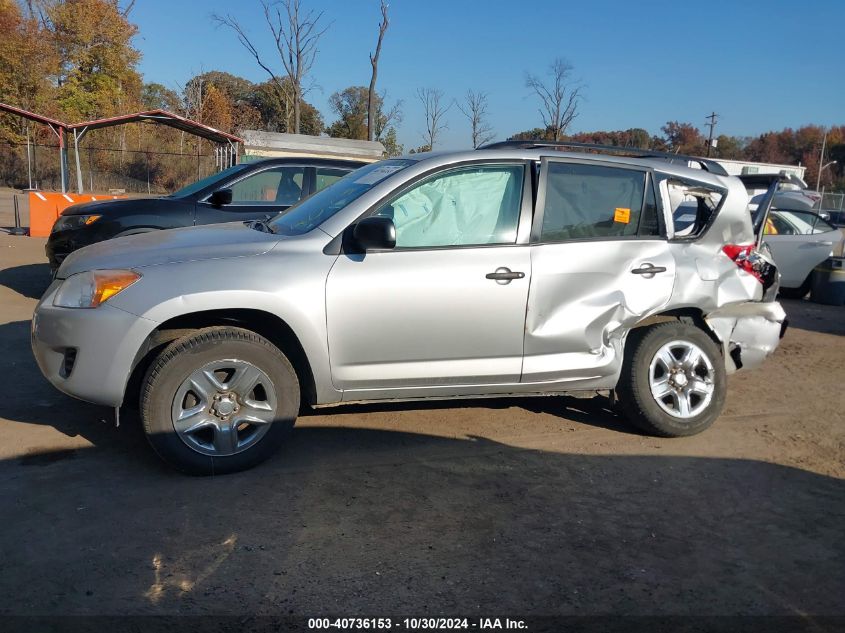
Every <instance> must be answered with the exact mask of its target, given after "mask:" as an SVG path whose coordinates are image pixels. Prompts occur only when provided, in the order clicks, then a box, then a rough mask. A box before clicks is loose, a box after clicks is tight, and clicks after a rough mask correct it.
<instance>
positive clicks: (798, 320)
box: [778, 297, 845, 336]
mask: <svg viewBox="0 0 845 633" xmlns="http://www.w3.org/2000/svg"><path fill="white" fill-rule="evenodd" d="M778 301H780V303H781V305H782V306H783V309H784V310H785V311H786V315H787V317H788V318H789V327H790V328H798V329H801V330H808V331H810V332H819V333H821V334H837V335H839V336H845V306H829V305H825V304H822V303H813V302H812V301H808V300H806V299H784V298H783V297H780V298H778Z"/></svg>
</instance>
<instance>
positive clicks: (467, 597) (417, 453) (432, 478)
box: [0, 427, 845, 630]
mask: <svg viewBox="0 0 845 633" xmlns="http://www.w3.org/2000/svg"><path fill="white" fill-rule="evenodd" d="M147 453H149V451H137V452H135V453H133V454H132V455H127V454H126V453H125V452H123V451H119V450H117V451H116V450H114V449H113V448H112V447H109V446H98V447H92V448H83V449H79V450H77V451H74V452H73V454H72V455H70V456H64V457H62V458H59V459H52V460H38V459H34V458H30V459H11V460H6V461H5V462H0V504H2V507H3V508H4V521H3V531H2V533H0V553H2V556H3V560H4V573H3V574H2V575H0V613H2V614H39V615H49V614H62V615H68V614H88V615H91V614H115V613H123V614H145V615H151V614H181V615H185V614H208V613H215V614H228V615H244V614H284V615H298V616H305V617H314V616H323V615H336V614H343V615H364V614H380V615H394V616H395V615H397V614H410V613H414V614H426V615H437V614H450V613H451V614H458V613H461V614H469V615H477V616H483V615H489V614H492V613H496V614H509V613H510V614H521V615H541V614H542V615H550V614H577V615H589V614H604V613H615V614H629V615H646V614H676V615H702V614H718V615H730V614H743V615H792V616H800V617H801V618H803V622H808V621H809V622H810V623H812V618H813V615H814V614H825V615H839V616H843V615H845V606H843V603H842V601H841V596H842V595H843V592H845V546H843V542H842V538H841V534H842V533H841V529H842V527H841V526H842V524H843V521H845V483H843V481H842V480H838V479H835V478H831V477H825V476H821V475H816V474H812V473H808V472H805V471H802V470H799V469H795V468H789V467H784V466H779V465H775V464H771V463H765V462H759V461H751V460H732V459H709V458H692V457H676V456H664V455H661V456H621V455H604V456H603V455H599V456H595V455H594V456H589V455H576V454H568V453H565V452H557V451H552V450H532V449H524V448H517V447H513V446H509V445H507V444H501V443H497V442H494V441H491V440H489V439H485V438H478V437H476V438H468V439H453V438H443V437H434V436H429V435H424V434H418V433H402V432H394V431H378V430H368V429H348V428H338V427H332V428H326V427H306V428H301V429H299V430H295V431H294V432H293V433H292V435H291V436H290V438H289V441H288V442H287V444H286V445H285V446H284V447H283V448H282V450H281V451H280V452H279V453H278V454H277V455H276V456H274V457H272V458H271V459H270V460H269V461H268V462H266V463H265V464H263V465H261V466H259V467H257V468H255V469H253V470H251V471H248V472H244V473H239V474H235V475H228V476H224V477H217V478H211V477H208V478H195V477H186V476H182V475H179V474H176V473H174V472H171V471H169V470H168V469H166V468H164V467H160V466H157V465H155V463H154V462H155V460H154V459H148V458H147V457H145V454H147ZM795 630H799V627H795ZM814 630H826V629H824V628H818V627H817V628H816V629H814Z"/></svg>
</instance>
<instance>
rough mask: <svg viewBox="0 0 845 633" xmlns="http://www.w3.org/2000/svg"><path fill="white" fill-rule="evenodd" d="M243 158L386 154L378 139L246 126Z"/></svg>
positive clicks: (370, 156) (378, 156)
mask: <svg viewBox="0 0 845 633" xmlns="http://www.w3.org/2000/svg"><path fill="white" fill-rule="evenodd" d="M241 136H243V139H244V145H243V154H242V156H241V161H242V162H248V161H250V160H258V159H260V158H278V157H282V156H293V157H296V156H308V157H310V158H347V159H352V160H363V161H367V162H374V161H377V160H381V159H382V158H384V145H382V144H381V143H379V142H377V141H354V140H352V139H348V138H331V137H328V136H309V135H307V134H282V133H280V132H263V131H261V130H244V131H243V133H242V134H241Z"/></svg>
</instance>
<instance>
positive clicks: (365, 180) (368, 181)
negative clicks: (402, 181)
mask: <svg viewBox="0 0 845 633" xmlns="http://www.w3.org/2000/svg"><path fill="white" fill-rule="evenodd" d="M404 167H405V165H382V166H381V167H376V168H375V169H374V170H373V171H371V172H370V173H368V174H364V175H363V176H361V177H360V178H358V179H357V180H356V181H355V182H356V183H357V184H359V185H374V184H376V183H377V182H379V181H380V180H384V179H385V178H387V177H388V176H389V175H391V174H395V173H396V172H397V171H399V170H400V169H402V168H404Z"/></svg>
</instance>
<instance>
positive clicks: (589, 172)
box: [540, 162, 660, 242]
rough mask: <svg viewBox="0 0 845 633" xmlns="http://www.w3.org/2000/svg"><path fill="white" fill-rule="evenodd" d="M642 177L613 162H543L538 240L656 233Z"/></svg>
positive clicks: (654, 210) (653, 209)
mask: <svg viewBox="0 0 845 633" xmlns="http://www.w3.org/2000/svg"><path fill="white" fill-rule="evenodd" d="M646 179H647V174H646V173H645V172H642V171H635V170H630V169H621V168H618V167H606V166H601V165H584V164H578V163H560V162H550V163H548V175H547V177H546V199H545V204H544V207H543V225H542V228H541V231H540V241H542V242H562V241H569V240H579V239H593V238H613V237H633V236H636V235H638V234H645V235H658V234H659V232H660V229H659V226H658V223H657V206H656V203H655V197H654V194H653V192H651V196H650V197H648V196H646V189H647V187H646ZM649 189H650V187H649ZM641 223H642V230H643V232H640V228H641V227H640V224H641Z"/></svg>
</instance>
